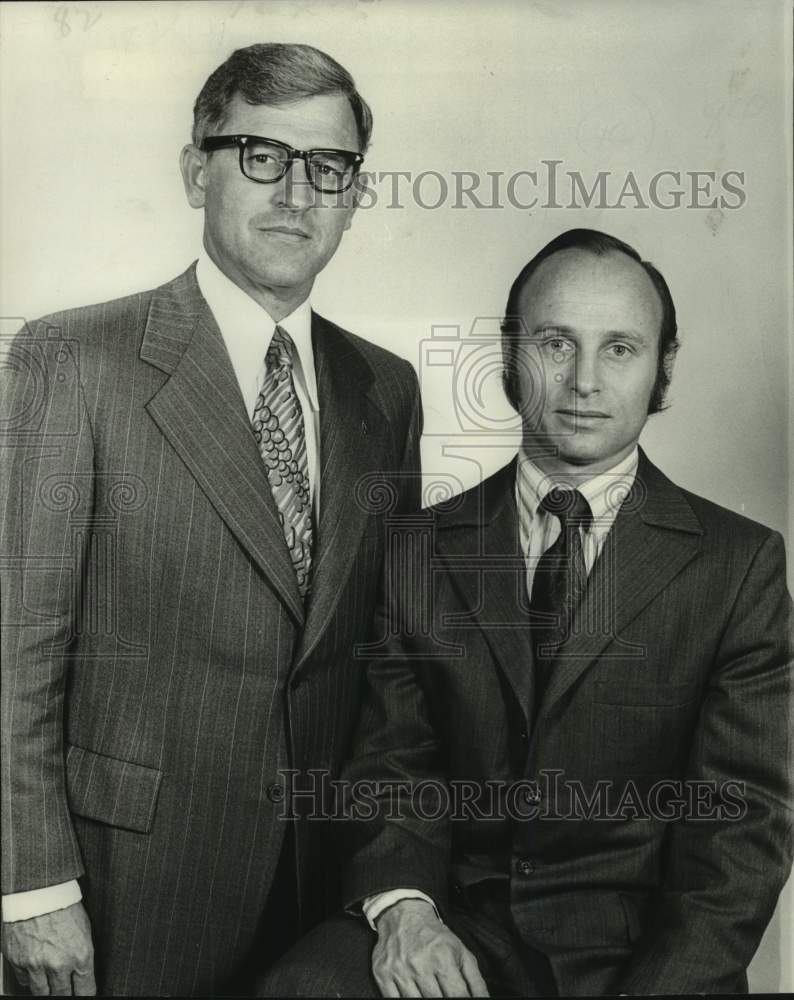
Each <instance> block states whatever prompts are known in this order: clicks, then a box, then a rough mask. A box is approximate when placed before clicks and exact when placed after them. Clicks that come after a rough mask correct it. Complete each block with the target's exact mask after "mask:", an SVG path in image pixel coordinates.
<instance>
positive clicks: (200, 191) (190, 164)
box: [179, 143, 207, 208]
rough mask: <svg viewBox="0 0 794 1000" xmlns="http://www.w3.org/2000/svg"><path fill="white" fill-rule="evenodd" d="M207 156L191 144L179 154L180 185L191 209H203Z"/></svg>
mask: <svg viewBox="0 0 794 1000" xmlns="http://www.w3.org/2000/svg"><path fill="white" fill-rule="evenodd" d="M206 164H207V154H206V153H202V152H201V150H200V149H199V148H198V146H194V145H193V143H190V144H189V145H187V146H185V148H184V149H183V150H182V152H181V153H180V154H179V169H180V170H181V171H182V183H183V184H184V185H185V194H186V195H187V200H188V204H189V205H190V207H191V208H204V193H205V189H206V186H207V171H206Z"/></svg>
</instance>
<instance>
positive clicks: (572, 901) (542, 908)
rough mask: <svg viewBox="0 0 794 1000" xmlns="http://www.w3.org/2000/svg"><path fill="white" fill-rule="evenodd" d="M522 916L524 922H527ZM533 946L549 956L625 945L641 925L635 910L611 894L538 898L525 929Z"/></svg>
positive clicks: (631, 939) (636, 934)
mask: <svg viewBox="0 0 794 1000" xmlns="http://www.w3.org/2000/svg"><path fill="white" fill-rule="evenodd" d="M526 916H529V914H527V915H525V922H527V923H529V921H526ZM527 930H528V931H529V933H530V935H531V937H530V940H531V941H532V943H535V942H537V943H538V944H539V945H542V946H543V950H544V951H547V953H548V954H556V953H558V952H559V951H570V950H571V949H575V948H594V947H595V948H597V947H607V946H610V945H611V946H615V945H618V946H619V945H621V944H623V945H625V944H627V943H628V942H631V941H634V940H636V938H637V937H639V935H640V933H641V930H642V928H641V924H640V921H639V918H638V916H637V914H636V913H635V911H634V908H633V907H632V906H631V905H628V906H626V905H625V904H624V902H623V900H622V898H621V896H620V895H618V894H617V893H614V892H606V891H605V892H604V893H597V894H590V895H584V894H577V895H574V896H569V895H566V896H559V897H552V898H551V899H549V898H546V899H543V898H540V899H538V900H537V906H536V907H533V908H531V924H530V925H529V926H528V927H527Z"/></svg>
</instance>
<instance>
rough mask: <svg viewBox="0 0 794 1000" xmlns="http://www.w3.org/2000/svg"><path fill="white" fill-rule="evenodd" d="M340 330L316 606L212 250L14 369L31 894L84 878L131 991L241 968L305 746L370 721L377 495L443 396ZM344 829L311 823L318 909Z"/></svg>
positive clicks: (305, 859)
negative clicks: (431, 395) (366, 693)
mask: <svg viewBox="0 0 794 1000" xmlns="http://www.w3.org/2000/svg"><path fill="white" fill-rule="evenodd" d="M313 339H314V347H315V353H316V358H317V362H318V387H319V395H320V401H321V407H322V410H321V412H322V426H321V436H322V441H321V448H322V450H323V451H322V453H323V455H325V456H326V458H327V456H328V455H329V453H333V455H334V460H333V462H332V463H329V462H327V461H326V462H325V464H324V471H323V475H324V476H325V475H326V472H327V471H330V470H331V469H333V479H329V481H328V482H327V483H326V482H325V481H324V480H323V482H322V495H323V514H322V521H321V524H320V526H319V532H318V538H317V542H316V553H317V555H316V563H317V564H316V565H315V585H314V591H313V594H312V599H311V601H310V603H309V605H308V607H307V608H306V609H304V606H303V602H302V600H301V598H300V594H299V592H298V587H297V582H296V578H295V573H294V570H293V568H292V564H291V562H290V558H289V553H288V551H287V547H286V544H285V541H284V536H283V533H282V530H281V527H280V524H279V520H278V515H277V511H276V508H275V504H274V502H273V498H272V495H271V492H270V488H269V485H268V482H267V477H266V475H265V473H264V469H263V466H262V461H261V458H260V455H259V452H258V449H257V446H256V442H255V439H254V436H253V433H252V431H251V426H250V423H249V420H248V416H247V414H246V412H245V408H244V405H243V402H242V398H241V395H240V390H239V387H238V385H237V383H236V380H235V376H234V372H233V370H232V368H231V364H230V362H229V359H228V356H227V355H226V352H225V348H224V346H223V342H222V339H221V337H220V333H219V331H218V330H217V327H216V326H215V323H214V320H213V318H212V316H211V314H210V313H209V311H208V309H207V308H206V305H205V303H204V301H203V299H202V298H201V296H200V294H199V292H198V288H197V285H196V282H195V277H194V273H193V269H192V268H191V269H190V270H189V271H187V272H186V273H185V274H184V275H182V276H181V277H179V278H177V279H176V280H175V281H174V282H171V283H170V284H168V285H165V286H163V287H162V288H159V289H157V290H155V291H153V292H147V293H143V294H141V295H136V296H131V297H129V298H127V299H121V300H118V301H115V302H109V303H105V304H103V305H98V306H91V307H87V308H84V309H79V310H72V311H69V312H66V313H62V314H58V315H57V316H53V317H50V318H48V319H46V320H43V321H41V322H40V323H38V324H36V325H35V326H34V327H33V328H32V329H31V330H29V331H23V332H22V333H21V334H20V335H19V337H18V338H17V339H16V340H15V342H14V344H13V345H12V348H11V352H10V354H9V357H10V359H11V360H10V362H9V363H8V364H7V366H6V368H5V370H4V372H3V378H4V387H3V407H4V411H5V413H4V418H5V419H4V428H5V431H6V433H5V434H4V437H3V442H2V443H3V445H4V447H3V449H2V463H3V468H2V483H3V498H2V499H3V504H2V518H3V520H2V546H3V548H2V551H3V554H4V558H3V581H2V600H3V605H2V621H3V651H2V653H3V656H2V661H3V663H2V665H3V685H2V695H3V753H2V767H3V772H2V778H3V810H2V812H3V891H4V892H13V891H21V890H24V889H31V888H37V887H39V886H42V885H46V884H51V883H57V882H60V881H64V880H67V879H69V878H73V877H77V876H82V881H81V884H82V887H83V890H84V895H85V898H86V905H87V907H88V909H89V913H90V915H91V917H92V924H93V928H94V935H95V943H96V946H97V966H98V975H99V989H100V992H102V993H105V994H113V995H123V994H143V995H160V994H163V993H170V994H177V995H189V994H192V993H202V992H204V993H207V992H214V991H217V989H218V988H219V986H220V984H222V983H223V981H224V980H225V979H226V978H227V977H228V976H229V975H230V974H231V973H232V972H233V971H234V969H235V968H236V965H237V964H238V963H239V962H240V960H241V958H242V956H243V955H244V954H245V953H246V952H247V951H248V949H249V948H250V947H251V943H252V941H253V936H254V933H255V928H256V925H257V921H258V918H259V915H260V913H261V912H262V909H263V906H264V902H265V899H266V897H267V892H268V887H269V884H270V881H271V879H272V876H273V871H274V868H275V865H276V862H277V859H278V856H279V849H280V845H281V842H282V837H283V829H284V821H282V820H280V819H279V818H278V817H279V812H280V811H281V809H282V808H283V807H282V806H280V805H278V801H277V800H278V797H279V791H278V790H274V789H275V788H276V784H277V783H278V781H279V780H280V779H279V777H278V772H279V770H280V769H289V768H302V767H307V766H313V767H327V768H328V769H329V770H330V771H331V773H332V774H333V773H335V771H336V770H338V767H339V761H340V758H341V756H342V754H343V753H344V751H345V749H346V747H347V744H348V741H349V734H350V729H351V727H352V725H353V722H354V720H355V718H356V715H357V711H358V702H359V697H360V695H359V686H360V685H359V679H358V672H357V670H358V668H357V666H356V664H355V661H354V660H353V658H352V654H351V650H352V646H353V644H354V643H355V642H359V641H361V637H362V636H363V635H366V633H367V629H368V627H369V624H370V618H371V614H372V602H373V600H374V593H375V590H376V583H377V580H378V577H379V574H380V570H381V564H382V559H383V540H382V537H381V530H380V526H381V515H380V514H379V513H378V512H375V511H369V510H367V509H363V508H362V509H358V508H355V509H352V507H353V505H351V503H350V497H351V496H354V495H355V493H356V489H355V487H356V483H357V481H358V479H359V478H360V477H361V476H364V475H370V474H382V475H383V479H384V482H385V483H386V484H388V485H389V487H390V488H392V489H393V490H394V491H395V494H396V496H397V497H398V503H400V504H405V505H407V506H408V505H410V506H413V505H415V504H416V503H417V502H418V491H416V488H415V487H416V484H414V486H413V487H412V486H411V485H408V481H407V480H405V479H403V478H402V476H401V475H399V474H400V473H401V472H403V471H412V470H413V471H415V470H416V469H417V468H418V434H419V430H420V427H421V411H420V409H419V403H418V393H417V386H416V379H415V377H414V375H413V373H412V372H411V371H410V368H409V366H408V365H406V364H405V363H404V362H402V361H399V360H398V359H396V358H394V357H393V356H392V355H389V354H388V353H387V352H384V351H382V350H380V349H378V348H376V347H374V346H372V345H370V344H368V343H367V342H366V341H363V340H360V339H359V338H357V337H354V336H353V335H351V334H348V333H346V332H345V331H342V330H340V329H339V328H338V327H336V326H334V325H333V324H330V323H328V322H327V321H325V320H323V319H321V318H320V317H314V322H313ZM341 508H343V509H344V516H343V510H342V509H341ZM328 844H329V837H328V830H327V827H326V825H325V824H324V823H316V824H314V825H309V824H306V828H305V829H304V830H302V831H301V832H300V834H299V836H298V842H297V855H298V880H299V884H300V888H301V901H300V902H301V908H302V914H303V919H304V921H307V922H308V921H311V920H312V919H317V918H318V917H319V916H321V915H322V914H323V913H324V912H325V906H326V904H327V903H328V902H329V901H331V900H333V899H334V893H335V892H336V886H335V884H334V878H335V877H336V873H335V871H334V868H335V866H333V865H332V864H331V862H330V859H329V856H328V850H329V848H328Z"/></svg>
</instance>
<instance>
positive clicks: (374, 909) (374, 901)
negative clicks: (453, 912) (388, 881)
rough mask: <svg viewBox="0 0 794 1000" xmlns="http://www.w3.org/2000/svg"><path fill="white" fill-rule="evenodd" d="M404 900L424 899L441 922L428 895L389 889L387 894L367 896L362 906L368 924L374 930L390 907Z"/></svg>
mask: <svg viewBox="0 0 794 1000" xmlns="http://www.w3.org/2000/svg"><path fill="white" fill-rule="evenodd" d="M403 899H423V900H424V901H425V902H426V903H430V905H431V906H432V907H433V911H434V913H435V915H436V916H437V917H438V919H439V920H441V917H440V916H439V913H438V908H437V906H436V904H435V903H434V902H433V900H432V899H431V898H430V897H429V896H428V895H427V893H425V892H422V891H421V889H389V890H387V891H386V892H378V893H376V894H375V895H374V896H367V897H366V899H365V900H364V901H363V902H362V904H361V911H362V913H363V914H364V916H365V917H366V918H367V923H368V924H369V926H370V927H371V928H372V929H373V931H374V930H377V928H376V927H375V921H376V920H377V919H378V917H379V916H380V915H381V913H383V912H384V910H388V909H389V907H390V906H394V904H395V903H399V902H401V901H402V900H403Z"/></svg>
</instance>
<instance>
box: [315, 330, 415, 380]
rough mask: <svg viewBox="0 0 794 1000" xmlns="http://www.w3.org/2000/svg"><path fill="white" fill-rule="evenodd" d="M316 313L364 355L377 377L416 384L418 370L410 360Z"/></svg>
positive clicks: (349, 344) (350, 345)
mask: <svg viewBox="0 0 794 1000" xmlns="http://www.w3.org/2000/svg"><path fill="white" fill-rule="evenodd" d="M315 315H316V316H317V320H318V322H319V323H320V324H321V325H322V326H325V327H326V328H327V329H330V330H331V331H333V332H334V333H335V334H337V335H338V336H340V337H342V338H343V340H345V341H346V343H347V344H348V346H349V347H351V348H353V349H354V350H356V351H358V353H359V354H361V355H362V356H363V358H364V360H365V361H366V362H367V364H368V365H369V366H370V368H371V369H372V370H373V372H374V373H375V376H376V378H377V379H382V378H384V376H385V377H386V378H390V379H394V378H396V379H399V380H405V381H408V382H410V383H411V384H412V385H414V384H416V382H417V378H416V372H415V371H414V368H413V365H411V363H410V362H408V361H406V360H405V359H404V358H401V357H400V356H399V355H397V354H395V353H394V352H393V351H389V350H387V348H385V347H379V346H378V345H377V344H373V343H372V342H371V341H369V340H366V339H365V338H364V337H360V336H359V335H358V334H356V333H351V332H350V330H345V328H344V327H341V326H339V325H338V324H337V323H332V322H331V320H329V319H326V318H325V317H324V316H320V315H319V314H318V313H317V314H315Z"/></svg>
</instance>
